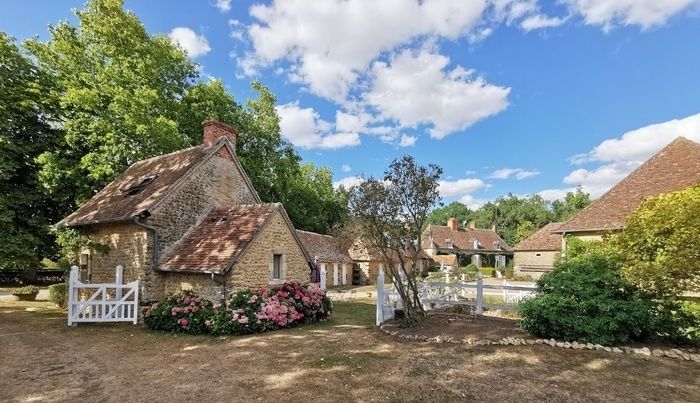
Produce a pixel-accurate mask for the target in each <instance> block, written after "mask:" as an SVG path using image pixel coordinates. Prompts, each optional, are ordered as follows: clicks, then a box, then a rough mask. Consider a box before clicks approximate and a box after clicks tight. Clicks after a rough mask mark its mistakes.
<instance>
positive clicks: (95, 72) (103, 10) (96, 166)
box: [25, 0, 197, 202]
mask: <svg viewBox="0 0 700 403" xmlns="http://www.w3.org/2000/svg"><path fill="white" fill-rule="evenodd" d="M76 14H77V17H78V26H77V27H74V26H72V25H70V24H69V23H68V22H61V23H59V24H58V25H57V26H55V27H50V28H49V32H50V36H51V39H50V40H49V41H47V42H40V41H39V40H38V39H32V40H29V41H27V42H26V44H25V46H26V47H27V48H28V49H29V51H30V52H31V53H32V55H33V56H34V57H35V58H36V60H37V62H38V64H39V66H40V67H41V69H42V70H44V71H46V72H47V74H50V75H51V76H52V77H53V79H54V80H55V82H56V85H55V86H54V87H53V88H52V89H51V90H50V91H49V93H48V94H47V95H48V96H49V97H52V98H53V99H54V100H55V101H56V102H57V103H58V104H59V105H60V113H59V115H60V116H59V118H60V120H61V122H62V126H63V129H64V138H63V141H62V143H61V144H60V146H59V147H56V148H54V149H50V150H47V151H46V152H44V153H42V155H41V156H39V158H38V161H39V163H40V165H41V168H42V169H41V172H40V178H41V181H42V184H43V185H44V186H45V187H46V188H47V189H48V190H50V191H52V192H59V191H60V190H61V188H62V186H63V184H65V183H67V182H68V183H74V184H78V188H77V189H76V191H77V194H76V195H75V196H76V198H77V201H79V202H80V201H83V200H85V199H88V198H89V197H91V196H92V195H93V194H94V193H95V192H97V191H98V190H100V189H101V188H102V187H103V186H104V185H105V184H107V183H108V182H110V181H111V180H112V179H113V178H114V177H115V176H116V175H118V174H119V173H121V172H122V171H123V170H124V169H125V168H126V167H127V166H128V165H129V164H131V163H133V162H134V161H137V160H140V159H143V158H146V157H150V156H153V155H157V154H161V153H164V152H170V151H173V150H177V149H179V148H183V147H184V146H186V145H187V144H188V136H187V135H186V134H185V133H182V132H181V131H180V130H179V129H178V117H177V112H178V110H179V108H178V106H179V101H180V99H181V98H182V97H183V95H185V93H186V91H187V90H188V89H189V88H190V87H191V86H192V84H193V80H194V79H195V78H196V71H197V70H196V65H195V64H194V63H193V62H191V61H190V60H189V59H188V58H187V55H186V54H185V52H184V51H183V50H182V49H180V48H178V47H176V46H174V45H173V44H172V43H171V41H170V40H169V39H168V38H167V37H166V36H163V35H156V36H151V35H149V34H148V33H147V32H146V29H145V28H144V26H143V24H141V22H140V21H139V19H138V18H137V17H136V16H135V15H134V14H133V13H131V12H127V11H125V10H124V8H123V0H91V1H88V3H87V4H86V6H85V9H84V10H81V11H77V13H76Z"/></svg>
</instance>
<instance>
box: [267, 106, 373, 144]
mask: <svg viewBox="0 0 700 403" xmlns="http://www.w3.org/2000/svg"><path fill="white" fill-rule="evenodd" d="M276 109H277V113H278V114H279V116H280V128H281V131H282V136H283V137H284V138H285V139H287V140H288V141H289V142H290V143H292V144H293V145H295V146H297V147H301V148H304V149H315V148H320V149H335V148H343V147H352V146H356V145H359V144H360V135H359V134H358V133H356V132H336V131H334V130H333V129H334V125H333V124H331V123H330V122H327V121H325V120H323V119H321V117H320V116H319V114H318V113H317V112H316V111H315V110H314V109H313V108H301V107H299V105H298V104H297V103H289V104H285V105H280V106H278V107H277V108H276Z"/></svg>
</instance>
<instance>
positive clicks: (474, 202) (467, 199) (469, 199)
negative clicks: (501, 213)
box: [459, 194, 488, 210]
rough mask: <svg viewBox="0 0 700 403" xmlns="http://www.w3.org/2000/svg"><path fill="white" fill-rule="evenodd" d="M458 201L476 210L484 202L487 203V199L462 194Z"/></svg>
mask: <svg viewBox="0 0 700 403" xmlns="http://www.w3.org/2000/svg"><path fill="white" fill-rule="evenodd" d="M459 202H460V203H462V204H464V205H465V206H467V207H469V208H470V209H472V210H478V209H479V208H481V206H483V205H484V204H486V203H488V200H483V199H478V198H476V197H474V196H472V195H469V194H468V195H464V196H462V197H460V198H459Z"/></svg>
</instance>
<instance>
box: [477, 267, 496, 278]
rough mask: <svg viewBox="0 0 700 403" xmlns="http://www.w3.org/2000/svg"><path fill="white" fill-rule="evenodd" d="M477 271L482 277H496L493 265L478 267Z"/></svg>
mask: <svg viewBox="0 0 700 403" xmlns="http://www.w3.org/2000/svg"><path fill="white" fill-rule="evenodd" d="M479 272H480V273H481V274H482V275H483V276H484V277H496V270H495V269H494V268H493V267H482V268H480V269H479Z"/></svg>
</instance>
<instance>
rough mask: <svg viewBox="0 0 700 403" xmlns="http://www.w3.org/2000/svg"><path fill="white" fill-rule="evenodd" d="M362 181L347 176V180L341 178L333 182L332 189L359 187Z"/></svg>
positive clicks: (355, 177)
mask: <svg viewBox="0 0 700 403" xmlns="http://www.w3.org/2000/svg"><path fill="white" fill-rule="evenodd" d="M364 181H365V180H364V179H362V178H361V177H359V176H348V177H347V178H343V179H340V180H337V181H335V182H333V188H335V189H338V188H339V187H341V186H342V187H344V188H345V189H350V188H351V187H353V186H356V185H359V184H360V183H362V182H364Z"/></svg>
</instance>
